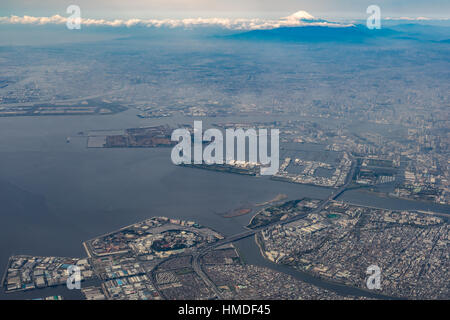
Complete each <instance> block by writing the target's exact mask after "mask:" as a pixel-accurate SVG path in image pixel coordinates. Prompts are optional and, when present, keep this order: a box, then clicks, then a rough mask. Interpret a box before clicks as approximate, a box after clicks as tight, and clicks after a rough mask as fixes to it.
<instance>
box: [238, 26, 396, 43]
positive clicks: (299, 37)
mask: <svg viewBox="0 0 450 320" xmlns="http://www.w3.org/2000/svg"><path fill="white" fill-rule="evenodd" d="M397 34H399V32H397V31H394V30H392V29H379V30H369V29H368V28H367V27H366V26H362V25H356V26H350V27H324V26H304V27H283V28H277V29H270V30H252V31H248V32H243V33H239V34H234V35H231V36H230V38H233V39H236V40H258V41H295V42H322V41H337V42H342V41H344V42H361V41H365V40H367V39H370V38H379V37H388V36H395V35H397Z"/></svg>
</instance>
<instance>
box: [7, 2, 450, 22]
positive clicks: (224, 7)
mask: <svg viewBox="0 0 450 320" xmlns="http://www.w3.org/2000/svg"><path fill="white" fill-rule="evenodd" d="M71 4H75V5H78V6H79V7H80V8H81V10H82V15H83V17H89V18H103V19H113V18H128V19H129V18H141V19H148V18H154V19H161V18H196V17H228V18H278V17H283V16H287V15H290V14H292V13H294V12H297V11H299V10H305V11H307V12H309V13H311V14H312V15H314V16H316V17H321V18H336V19H339V18H343V19H365V18H366V17H367V14H366V8H367V7H368V6H369V5H378V6H379V7H380V8H381V13H382V16H389V17H430V18H449V17H450V1H449V0H1V3H0V16H10V15H18V16H23V15H30V16H46V17H48V16H52V15H54V14H60V15H65V14H66V13H65V11H66V8H67V7H68V6H69V5H71Z"/></svg>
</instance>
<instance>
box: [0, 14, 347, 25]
mask: <svg viewBox="0 0 450 320" xmlns="http://www.w3.org/2000/svg"><path fill="white" fill-rule="evenodd" d="M66 22H67V17H62V16H60V15H54V16H51V17H31V16H23V17H19V16H10V17H0V23H6V24H36V25H45V24H65V23H66ZM81 23H82V25H84V26H110V27H133V26H145V27H157V28H160V27H169V28H176V27H184V28H193V27H201V26H215V27H221V28H224V29H231V30H258V29H274V28H279V27H299V26H327V27H348V26H352V25H351V24H342V23H337V22H328V21H325V20H319V19H316V18H315V17H313V16H312V15H310V14H309V13H308V12H306V11H298V12H296V13H294V14H292V15H290V16H288V17H284V18H281V19H278V20H268V19H229V18H190V19H127V20H122V19H116V20H105V19H85V18H83V19H82V20H81Z"/></svg>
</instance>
